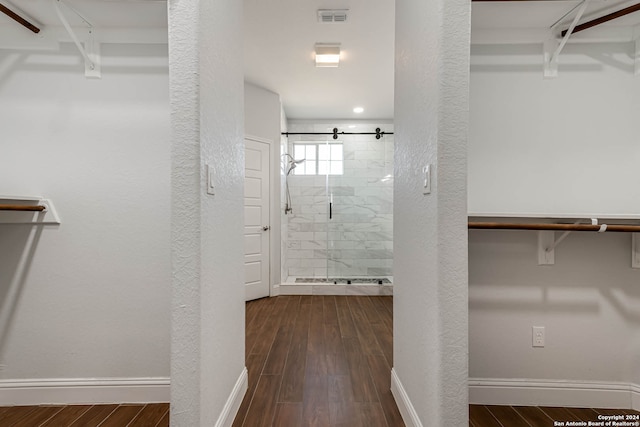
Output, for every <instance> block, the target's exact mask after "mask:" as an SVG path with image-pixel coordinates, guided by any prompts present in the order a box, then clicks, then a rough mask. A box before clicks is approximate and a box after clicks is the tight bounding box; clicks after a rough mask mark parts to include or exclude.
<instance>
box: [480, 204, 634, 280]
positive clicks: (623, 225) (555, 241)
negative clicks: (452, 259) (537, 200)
mask: <svg viewBox="0 0 640 427" xmlns="http://www.w3.org/2000/svg"><path fill="white" fill-rule="evenodd" d="M478 219H483V220H485V221H486V222H485V221H478ZM488 219H491V221H487V220H488ZM638 220H640V216H639V215H610V214H606V215H560V216H554V215H544V214H533V215H514V214H470V215H469V220H468V221H469V222H468V227H469V229H470V230H533V231H537V232H538V265H553V264H555V249H556V247H557V246H558V245H559V244H560V243H561V242H562V241H563V240H564V239H565V238H567V236H569V234H570V233H571V232H572V231H591V232H597V233H608V232H618V233H631V268H634V269H640V224H639V223H638ZM585 222H590V224H589V223H585ZM556 231H563V232H564V233H562V234H561V235H560V236H559V237H558V238H556Z"/></svg>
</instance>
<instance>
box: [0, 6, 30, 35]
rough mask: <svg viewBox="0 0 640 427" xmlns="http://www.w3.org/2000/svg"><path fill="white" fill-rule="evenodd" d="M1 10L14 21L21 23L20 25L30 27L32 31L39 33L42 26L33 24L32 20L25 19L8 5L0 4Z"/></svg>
mask: <svg viewBox="0 0 640 427" xmlns="http://www.w3.org/2000/svg"><path fill="white" fill-rule="evenodd" d="M0 12H2V13H4V14H5V15H7V16H8V17H9V18H11V19H13V20H14V21H16V22H17V23H19V24H20V25H22V26H24V27H26V28H28V29H30V30H31V31H33V32H34V33H36V34H38V33H39V32H40V28H38V27H36V26H35V25H33V24H32V23H31V22H29V21H27V20H26V19H24V18H23V17H22V16H20V15H18V14H17V13H15V12H14V11H12V10H11V9H9V8H8V7H6V6H3V5H1V4H0Z"/></svg>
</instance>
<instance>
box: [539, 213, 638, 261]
mask: <svg viewBox="0 0 640 427" xmlns="http://www.w3.org/2000/svg"><path fill="white" fill-rule="evenodd" d="M581 222H582V221H576V222H575V223H574V224H576V225H577V224H580V223H581ZM591 225H598V219H597V218H591ZM606 230H607V225H606V224H602V225H601V226H600V230H599V232H600V233H603V232H605V231H606ZM569 234H571V230H569V231H565V232H564V233H562V234H561V235H560V237H559V238H557V239H556V234H555V231H538V265H553V264H555V262H556V255H555V249H556V246H558V245H559V244H560V243H562V241H563V240H564V239H566V238H567V236H569ZM635 234H636V233H634V235H635ZM639 261H640V259H639Z"/></svg>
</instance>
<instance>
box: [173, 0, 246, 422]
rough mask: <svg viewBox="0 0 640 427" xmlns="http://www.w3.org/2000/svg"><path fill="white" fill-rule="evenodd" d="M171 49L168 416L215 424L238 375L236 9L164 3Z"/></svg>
mask: <svg viewBox="0 0 640 427" xmlns="http://www.w3.org/2000/svg"><path fill="white" fill-rule="evenodd" d="M169 47H170V49H169V51H170V75H171V114H172V123H171V128H172V134H171V144H172V185H171V188H172V220H171V230H172V237H171V239H172V242H171V244H172V260H173V275H174V278H173V301H172V305H173V306H172V360H171V367H172V379H173V381H172V390H171V404H172V407H171V416H172V424H173V425H176V426H196V425H203V426H204V425H214V423H215V422H216V421H217V420H218V417H219V415H220V414H221V412H222V409H223V406H224V404H225V402H226V401H227V399H228V398H229V396H230V393H231V392H232V389H233V387H234V385H235V383H236V381H237V380H238V378H239V376H240V375H241V373H242V371H243V369H244V264H243V260H244V247H243V239H242V235H243V226H244V221H243V197H242V195H243V176H244V141H243V136H244V122H243V115H244V114H243V110H244V108H243V99H244V96H243V86H244V82H243V66H242V54H241V52H242V3H241V2H238V1H235V0H224V1H216V2H193V1H183V0H175V1H170V2H169ZM206 164H210V165H211V166H212V168H213V171H214V182H215V195H214V196H212V195H208V194H206V185H205V183H206V169H205V165H206Z"/></svg>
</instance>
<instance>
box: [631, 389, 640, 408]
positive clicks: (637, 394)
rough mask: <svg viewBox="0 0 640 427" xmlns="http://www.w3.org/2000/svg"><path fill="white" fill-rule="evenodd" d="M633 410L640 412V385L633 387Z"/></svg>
mask: <svg viewBox="0 0 640 427" xmlns="http://www.w3.org/2000/svg"><path fill="white" fill-rule="evenodd" d="M631 409H633V410H636V411H640V385H639V384H632V385H631Z"/></svg>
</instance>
